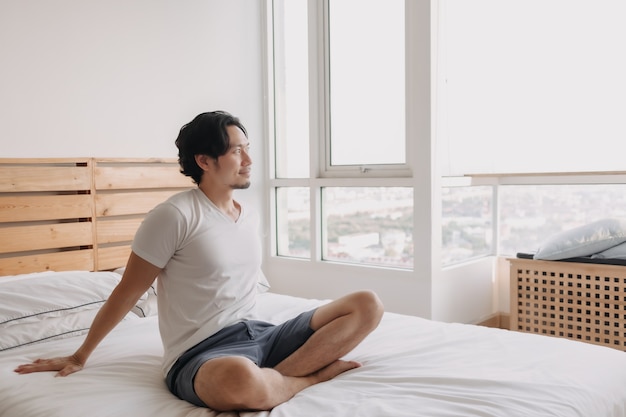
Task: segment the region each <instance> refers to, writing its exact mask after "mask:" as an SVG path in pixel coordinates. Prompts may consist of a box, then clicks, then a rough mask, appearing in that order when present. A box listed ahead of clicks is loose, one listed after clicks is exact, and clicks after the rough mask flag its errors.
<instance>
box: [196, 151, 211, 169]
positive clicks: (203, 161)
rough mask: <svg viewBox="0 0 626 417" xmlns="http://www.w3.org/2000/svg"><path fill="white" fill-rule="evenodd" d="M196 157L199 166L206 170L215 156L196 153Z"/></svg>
mask: <svg viewBox="0 0 626 417" xmlns="http://www.w3.org/2000/svg"><path fill="white" fill-rule="evenodd" d="M194 158H195V160H196V164H198V166H199V167H200V168H201V169H202V170H203V171H206V170H207V169H209V164H211V163H213V161H214V160H213V158H211V157H210V156H208V155H202V154H199V155H194Z"/></svg>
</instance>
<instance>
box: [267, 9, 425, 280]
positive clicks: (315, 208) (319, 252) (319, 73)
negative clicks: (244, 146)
mask: <svg viewBox="0 0 626 417" xmlns="http://www.w3.org/2000/svg"><path fill="white" fill-rule="evenodd" d="M328 1H329V0H311V1H309V2H308V14H309V16H308V17H309V21H308V23H309V57H310V59H309V62H310V65H309V100H310V101H309V103H310V106H309V110H310V120H309V137H311V138H323V140H319V141H315V140H311V141H310V143H309V158H310V164H309V170H310V175H309V178H276V170H275V155H276V153H275V145H276V143H275V140H274V137H275V136H274V135H275V134H274V128H275V126H274V120H275V113H274V112H275V111H276V109H275V106H274V87H275V86H274V69H273V67H272V63H273V62H274V57H273V51H272V50H271V48H270V47H268V50H267V51H266V57H265V58H266V62H267V68H268V73H267V82H266V85H267V90H266V97H267V99H268V106H267V108H268V109H269V110H268V111H269V113H268V120H269V123H268V126H267V137H268V138H270V140H269V143H270V146H269V152H268V168H269V169H268V171H269V190H270V192H269V202H268V207H269V210H270V220H271V223H272V224H271V230H270V233H269V236H268V238H269V241H270V245H269V248H270V253H269V255H270V258H278V259H282V260H293V261H307V259H303V258H293V257H289V256H286V255H279V254H278V242H277V222H278V218H277V214H278V213H277V211H276V189H277V188H279V187H307V188H309V190H310V214H311V248H310V250H311V255H310V259H308V260H309V261H311V262H319V263H328V264H333V263H335V262H334V261H331V260H324V259H323V254H324V248H323V234H322V231H323V227H324V224H323V215H322V214H323V213H322V189H323V188H324V187H415V184H414V180H413V170H412V169H411V166H412V152H411V150H412V146H413V145H412V142H411V141H410V140H409V134H408V132H409V129H410V126H409V125H410V123H409V122H408V119H409V117H406V119H407V126H406V132H407V135H406V138H405V152H406V163H405V164H393V165H385V164H379V165H347V166H331V165H330V142H329V141H330V125H329V123H328V122H327V121H328V120H329V97H330V94H329V85H330V83H329V70H330V69H329V65H328V62H329V59H328V48H327V42H328V36H326V34H327V33H328V32H327V31H328V26H327V19H326V17H327V16H328ZM407 7H408V6H407ZM266 13H267V19H266V24H267V27H266V28H265V29H266V30H265V33H266V34H267V36H268V37H269V38H268V39H266V43H265V44H266V45H272V44H273V39H272V37H273V33H272V32H273V28H272V24H273V16H272V0H266ZM320 28H321V32H320ZM406 34H407V35H406V36H407V41H406V45H407V46H406V47H405V48H408V47H409V46H408V45H409V44H410V42H409V40H408V36H409V35H408V34H409V29H408V27H407V31H406ZM408 63H409V59H408V57H407V71H406V72H407V74H408V73H409V71H408V68H409V64H408ZM408 82H409V80H408V77H407V83H408ZM408 104H409V100H408V99H405V112H406V113H407V115H408V114H409V108H408V107H407V106H408ZM346 265H352V266H355V267H359V268H364V267H365V268H382V269H387V268H388V267H384V266H382V267H381V266H375V265H359V264H351V263H348V264H346ZM391 269H397V268H391ZM399 270H400V271H403V272H405V271H410V270H409V269H399Z"/></svg>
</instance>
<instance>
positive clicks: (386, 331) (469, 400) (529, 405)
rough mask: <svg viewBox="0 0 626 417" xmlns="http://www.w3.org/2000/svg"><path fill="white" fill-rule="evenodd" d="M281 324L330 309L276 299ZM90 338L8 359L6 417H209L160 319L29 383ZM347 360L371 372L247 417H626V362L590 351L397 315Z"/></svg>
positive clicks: (265, 299) (1, 364) (4, 362)
mask: <svg viewBox="0 0 626 417" xmlns="http://www.w3.org/2000/svg"><path fill="white" fill-rule="evenodd" d="M260 303H261V316H262V317H261V318H262V319H265V320H268V321H273V322H280V321H282V320H284V319H286V318H289V317H292V316H293V315H295V314H296V313H298V312H300V311H303V310H306V309H309V308H312V307H314V306H315V305H317V304H319V301H315V300H302V299H298V298H293V297H286V296H279V295H276V294H264V295H262V296H261V299H260ZM81 340H82V336H81V337H75V338H71V339H63V340H58V341H53V342H49V343H43V344H39V345H33V346H29V347H25V348H20V349H16V350H12V351H6V352H2V353H0V417H102V416H124V417H126V416H128V417H140V416H150V417H183V416H189V417H200V416H205V417H206V416H216V415H220V416H222V417H226V416H229V417H230V416H237V415H238V414H237V413H221V414H218V413H215V412H213V411H211V410H207V409H204V408H197V407H194V406H192V405H190V404H187V403H186V402H184V401H181V400H178V399H177V398H175V397H174V396H173V395H171V394H170V393H169V391H168V390H167V388H166V387H165V384H164V382H163V378H162V376H161V371H160V360H161V359H160V357H161V353H162V347H161V342H160V339H159V336H158V330H157V322H156V318H154V317H152V318H150V317H148V318H141V319H136V320H131V321H128V322H124V323H121V324H120V326H119V327H118V328H116V329H115V330H114V331H113V332H112V333H111V334H110V335H109V336H108V337H107V338H106V339H105V340H104V341H103V342H102V344H101V345H100V346H99V347H98V349H97V350H96V351H95V352H94V353H93V355H92V357H91V358H90V361H89V363H88V366H87V367H86V368H85V369H84V370H82V371H81V372H78V373H76V374H73V375H70V376H69V377H65V378H54V377H53V375H52V374H51V373H39V374H30V375H17V374H15V373H14V372H13V369H14V368H15V366H16V365H17V364H20V363H24V362H28V361H31V360H33V359H36V358H37V357H40V356H46V357H47V356H50V355H55V356H56V355H65V354H67V353H71V352H72V351H73V350H74V349H75V348H76V347H77V346H78V344H79V343H80V341H81ZM347 358H349V359H354V360H358V361H361V362H362V363H363V366H362V367H361V368H357V369H354V370H351V371H348V372H346V373H344V374H342V375H340V376H338V377H337V378H335V379H334V380H332V381H329V382H326V383H322V384H318V385H315V386H313V387H310V388H308V389H306V390H304V391H302V392H301V393H299V394H298V395H296V396H295V397H294V398H293V399H291V400H290V401H288V402H287V403H284V404H282V405H280V406H278V407H276V408H275V409H274V410H272V412H271V413H270V412H242V413H240V415H241V416H245V417H301V416H315V417H321V416H329V417H330V416H332V417H341V416H346V417H355V416H364V417H401V416H407V417H408V416H411V417H415V416H428V417H437V416H446V417H448V416H463V417H468V416H502V417H516V416H524V417H527V416H533V417H537V416H564V417H565V416H567V417H571V416H580V417H624V416H626V354H625V353H624V352H620V351H618V350H614V349H609V348H604V347H598V346H593V345H589V344H585V343H582V342H573V341H569V340H563V339H556V338H551V337H547V336H537V335H529V334H521V333H516V332H509V331H505V330H497V329H489V328H484V327H478V326H471V325H462V324H446V323H439V322H434V321H429V320H424V319H420V318H416V317H409V316H402V315H397V314H390V313H386V314H385V317H384V319H383V321H382V323H381V325H380V327H379V328H378V329H377V330H376V331H375V332H374V333H372V334H371V335H370V336H369V337H368V338H367V339H366V340H365V341H364V342H363V343H362V344H361V345H359V346H358V347H357V348H356V349H355V350H354V351H352V352H351V353H350V354H349V355H347Z"/></svg>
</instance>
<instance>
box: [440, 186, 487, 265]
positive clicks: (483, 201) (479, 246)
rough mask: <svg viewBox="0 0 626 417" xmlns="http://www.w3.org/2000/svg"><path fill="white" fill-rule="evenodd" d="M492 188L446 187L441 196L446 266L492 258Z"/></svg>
mask: <svg viewBox="0 0 626 417" xmlns="http://www.w3.org/2000/svg"><path fill="white" fill-rule="evenodd" d="M493 202H494V198H493V187H491V186H473V187H472V186H469V187H444V188H443V189H442V195H441V207H442V213H441V230H442V236H441V245H442V248H441V249H442V251H441V254H442V259H441V264H442V265H443V266H450V265H453V264H456V263H460V262H464V261H467V260H468V259H474V258H478V257H482V256H487V255H492V254H493V252H494V248H493V243H494V242H493V236H494V233H493V227H494V225H493Z"/></svg>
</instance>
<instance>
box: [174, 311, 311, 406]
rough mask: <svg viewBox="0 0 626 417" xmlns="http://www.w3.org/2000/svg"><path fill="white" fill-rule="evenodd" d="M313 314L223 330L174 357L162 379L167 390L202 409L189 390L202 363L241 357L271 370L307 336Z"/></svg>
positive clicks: (251, 323) (245, 324)
mask: <svg viewBox="0 0 626 417" xmlns="http://www.w3.org/2000/svg"><path fill="white" fill-rule="evenodd" d="M314 312H315V310H311V311H307V312H304V313H302V314H300V315H298V316H297V317H294V318H293V319H291V320H287V321H286V322H284V323H282V324H279V325H274V324H271V323H266V322H263V321H257V320H248V321H243V322H240V323H236V324H233V325H232V326H228V327H225V328H223V329H222V330H220V331H219V332H217V333H215V334H214V335H212V336H210V337H209V338H207V339H205V340H203V341H202V342H200V343H198V344H197V345H195V346H194V347H192V348H191V349H189V350H187V351H186V352H185V353H183V354H182V355H181V356H180V357H179V358H178V360H177V361H176V363H174V365H173V366H172V368H171V369H170V371H169V372H168V374H167V377H166V378H165V382H166V383H167V387H168V388H169V389H170V391H171V392H172V393H173V394H174V395H176V396H177V397H178V398H180V399H182V400H185V401H188V402H190V403H192V404H195V405H197V406H200V407H206V404H204V403H203V402H202V400H200V398H198V396H197V395H196V392H195V390H194V388H193V384H194V379H195V377H196V373H197V372H198V369H200V366H202V364H204V363H205V362H206V361H208V360H209V359H213V358H219V357H223V356H243V357H246V358H248V359H250V360H251V361H252V362H254V363H255V364H257V365H258V366H259V367H262V368H273V367H274V366H276V365H278V364H279V363H280V362H282V360H283V359H285V358H286V357H288V356H289V355H291V354H292V353H293V352H295V351H296V350H297V349H298V348H299V347H300V346H302V345H303V344H304V343H305V342H306V341H307V340H308V339H309V337H311V335H312V334H313V330H312V329H311V327H310V323H311V317H312V316H313V313H314Z"/></svg>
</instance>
